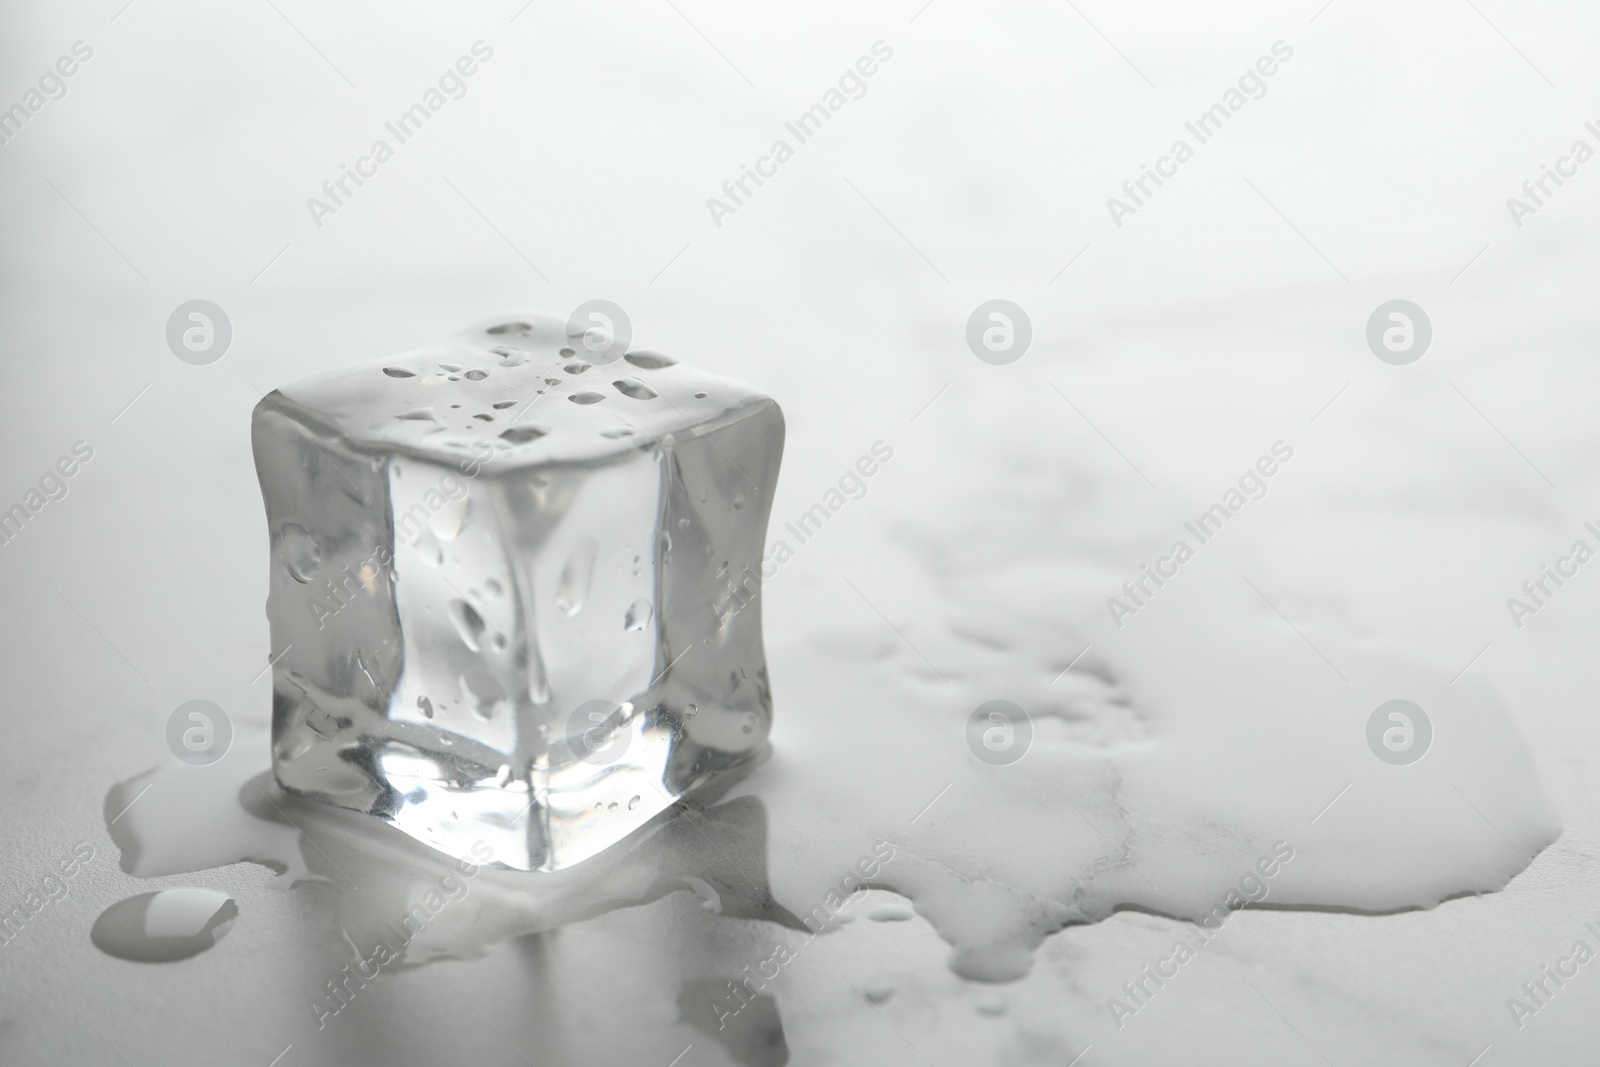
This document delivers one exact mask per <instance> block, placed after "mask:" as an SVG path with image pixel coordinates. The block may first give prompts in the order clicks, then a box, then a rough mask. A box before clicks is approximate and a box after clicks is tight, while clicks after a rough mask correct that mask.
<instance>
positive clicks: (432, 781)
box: [253, 315, 784, 870]
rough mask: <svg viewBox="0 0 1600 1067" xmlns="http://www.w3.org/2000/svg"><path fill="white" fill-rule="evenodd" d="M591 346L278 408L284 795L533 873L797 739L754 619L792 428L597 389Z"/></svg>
mask: <svg viewBox="0 0 1600 1067" xmlns="http://www.w3.org/2000/svg"><path fill="white" fill-rule="evenodd" d="M565 333H566V331H565V323H564V322H563V321H561V320H557V319H552V318H549V317H545V316H537V315H519V316H516V317H515V318H508V319H497V320H494V321H492V322H489V323H486V324H483V325H482V326H480V327H478V328H474V329H472V330H469V331H467V332H465V333H463V334H460V335H458V336H457V337H455V338H452V339H451V340H449V341H447V342H444V343H442V344H438V345H435V346H432V347H430V348H426V349H421V350H418V351H416V352H411V353H407V354H405V355H402V356H396V357H391V358H388V359H383V360H377V361H373V362H370V363H364V364H358V365H356V366H353V367H347V368H345V369H343V370H339V371H335V372H332V373H330V374H326V375H323V376H321V377H319V378H314V379H310V380H308V381H304V382H300V383H297V384H295V385H292V386H287V387H285V388H283V389H280V390H277V391H275V392H273V393H270V394H268V395H267V396H266V397H264V398H263V399H262V401H261V402H260V403H259V404H258V405H257V406H256V410H255V415H254V427H253V436H254V447H255V457H256V469H257V473H258V474H259V476H260V479H261V490H262V495H263V496H264V497H265V500H266V510H267V521H268V527H269V534H270V537H271V545H272V563H271V571H270V592H269V595H268V600H267V614H268V617H269V619H270V621H271V624H272V647H273V649H274V650H276V651H277V652H278V653H279V654H281V658H279V659H278V660H277V662H276V664H275V666H274V667H273V692H274V696H273V769H274V771H275V773H276V775H277V778H278V781H279V782H280V783H282V785H283V787H284V788H285V789H288V790H290V791H292V792H296V793H301V794H304V795H307V796H311V797H315V798H318V799H321V800H325V801H328V802H330V803H333V804H337V805H340V806H343V807H348V808H354V809H356V810H358V811H364V812H368V813H370V814H373V815H377V816H378V817H380V818H382V819H385V820H387V821H389V822H392V823H394V824H395V825H396V826H398V827H399V828H400V829H402V830H404V831H405V832H406V833H408V834H411V835H412V836H413V837H416V838H418V839H420V840H422V841H425V842H427V843H429V844H431V845H433V846H434V847H436V848H438V849H440V850H442V851H444V852H447V853H449V854H451V855H454V856H457V857H461V858H474V857H473V856H472V853H471V851H470V849H471V846H472V844H473V843H474V842H476V841H478V840H482V841H484V842H485V843H487V844H488V845H489V846H490V847H491V848H492V849H493V850H494V859H495V862H496V863H498V864H503V865H505V866H509V867H514V868H520V869H526V870H553V869H557V868H561V867H566V866H570V865H571V864H573V863H576V862H578V861H580V860H582V859H584V858H586V857H588V856H591V855H593V854H594V853H596V852H598V851H599V850H600V849H602V848H604V847H605V846H607V845H609V844H611V843H612V842H614V841H616V840H618V839H619V838H621V837H623V836H624V835H625V834H627V833H628V832H630V831H631V830H633V829H634V828H636V827H638V826H639V825H641V824H643V823H644V822H646V821H648V820H649V819H650V818H651V817H652V816H653V815H655V814H656V813H657V812H659V811H660V810H661V809H662V808H664V807H666V806H667V805H668V804H669V803H671V802H672V801H673V800H675V799H676V798H678V797H679V796H681V795H683V794H684V793H685V792H687V791H689V790H690V789H692V788H694V787H695V786H697V785H699V784H701V783H703V782H705V781H706V780H708V779H709V778H711V777H712V776H714V775H716V774H718V773H719V772H721V771H724V770H727V769H729V768H731V767H734V766H736V765H738V764H740V763H743V762H745V761H746V760H748V759H749V758H751V756H752V755H753V754H754V753H755V752H756V751H757V750H758V749H759V748H761V747H762V746H763V745H764V744H765V740H766V735H767V731H768V728H769V725H770V722H771V699H770V694H769V691H768V682H767V671H766V660H765V655H764V653H763V650H762V641H761V621H760V611H759V605H757V604H755V603H753V601H754V600H756V599H758V593H759V589H760V573H759V572H760V561H761V552H762V547H763V542H764V540H765V534H766V523H767V516H768V512H769V510H770V506H771V500H772V491H773V487H774V483H775V481H776V479H777V475H778V462H779V458H780V455H781V453H782V450H783V432H784V427H783V416H782V413H781V412H780V411H779V409H778V406H777V404H775V403H774V402H773V401H772V400H770V399H769V398H767V397H766V396H764V395H762V394H761V393H759V392H758V391H756V390H754V389H752V388H750V387H748V386H744V385H740V384H738V383H735V382H730V381H727V380H726V379H720V378H713V377H711V376H709V375H704V374H700V373H698V372H696V371H693V370H691V369H689V368H687V367H683V366H680V365H676V364H674V363H673V362H672V361H671V360H668V359H666V358H665V357H662V356H658V355H654V354H645V353H629V354H628V355H627V356H625V357H624V360H625V362H624V361H618V362H616V363H615V364H612V365H609V366H605V367H593V366H589V365H587V364H585V365H583V366H581V367H578V366H577V364H576V363H575V362H574V360H573V358H572V352H571V350H570V349H568V348H566V347H565V346H566V345H567V344H568V339H567V337H566V336H565ZM570 368H576V369H570ZM418 412H427V413H428V417H426V418H420V417H418V415H417V413H418ZM750 608H756V609H757V610H749V609H750ZM596 702H599V703H600V705H601V706H604V707H607V708H609V709H614V712H612V713H607V714H602V715H599V716H591V715H589V714H587V713H586V711H585V705H594V704H595V703H596ZM597 722H598V723H600V724H601V725H600V726H598V727H597V725H596V724H597Z"/></svg>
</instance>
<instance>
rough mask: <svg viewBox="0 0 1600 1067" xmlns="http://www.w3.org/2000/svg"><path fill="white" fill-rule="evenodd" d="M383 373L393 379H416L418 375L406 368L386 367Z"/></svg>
mask: <svg viewBox="0 0 1600 1067" xmlns="http://www.w3.org/2000/svg"><path fill="white" fill-rule="evenodd" d="M383 373H385V374H387V375H388V376H389V377H391V378H415V377H416V375H415V374H414V373H412V372H411V371H408V370H406V369H405V368H404V367H385V368H383Z"/></svg>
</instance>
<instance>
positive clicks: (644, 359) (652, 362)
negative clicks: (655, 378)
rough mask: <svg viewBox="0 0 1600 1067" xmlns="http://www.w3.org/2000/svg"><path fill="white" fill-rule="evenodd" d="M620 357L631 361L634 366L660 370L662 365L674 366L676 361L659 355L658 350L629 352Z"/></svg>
mask: <svg viewBox="0 0 1600 1067" xmlns="http://www.w3.org/2000/svg"><path fill="white" fill-rule="evenodd" d="M622 358H623V359H625V360H627V361H628V362H629V363H632V364H633V365H634V366H635V367H642V368H643V369H645V370H661V369H662V368H663V367H672V366H676V365H677V362H678V361H677V360H675V359H669V358H667V357H666V356H663V355H661V354H660V353H659V352H629V353H628V354H626V355H625V356H623V357H622Z"/></svg>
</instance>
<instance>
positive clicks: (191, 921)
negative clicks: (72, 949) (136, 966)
mask: <svg viewBox="0 0 1600 1067" xmlns="http://www.w3.org/2000/svg"><path fill="white" fill-rule="evenodd" d="M238 915H239V905H238V904H236V903H234V900H233V898H232V897H230V896H228V895H227V894H226V893H219V892H217V891H216V890H214V889H191V888H188V887H183V888H177V889H161V890H157V891H156V892H153V893H140V894H139V895H138V896H132V897H128V898H127V899H125V900H119V901H117V903H115V904H113V905H111V906H110V907H109V908H107V909H106V910H105V911H103V912H101V913H100V917H99V918H98V919H96V920H95V922H94V926H93V927H92V928H91V929H90V931H89V940H91V941H93V942H94V944H95V947H96V948H98V949H99V950H100V951H101V952H104V953H106V954H107V955H110V956H115V957H117V958H118V959H123V960H133V961H135V962H137V963H171V962H172V961H174V960H186V959H188V958H189V957H190V956H197V955H199V954H200V953H202V952H204V951H205V950H206V949H208V948H210V947H211V946H212V945H215V944H216V943H217V942H218V941H219V940H221V938H222V936H223V935H224V934H226V933H227V932H228V928H229V927H230V926H232V925H233V920H234V919H235V918H237V917H238Z"/></svg>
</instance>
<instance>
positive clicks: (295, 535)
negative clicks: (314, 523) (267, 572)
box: [282, 522, 322, 582]
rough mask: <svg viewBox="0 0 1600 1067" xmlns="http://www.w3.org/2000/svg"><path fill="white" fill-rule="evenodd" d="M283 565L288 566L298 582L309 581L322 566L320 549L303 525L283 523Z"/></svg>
mask: <svg viewBox="0 0 1600 1067" xmlns="http://www.w3.org/2000/svg"><path fill="white" fill-rule="evenodd" d="M282 536H283V565H284V566H285V567H287V568H289V573H290V574H292V575H294V577H295V580H296V581H299V582H309V581H311V580H312V579H313V578H315V577H316V576H317V569H318V568H319V567H321V566H322V549H321V547H319V546H318V545H317V542H316V539H315V538H313V537H312V536H311V535H310V534H309V533H307V532H306V530H305V527H303V526H297V525H295V524H294V523H292V522H286V523H284V524H283V535H282Z"/></svg>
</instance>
